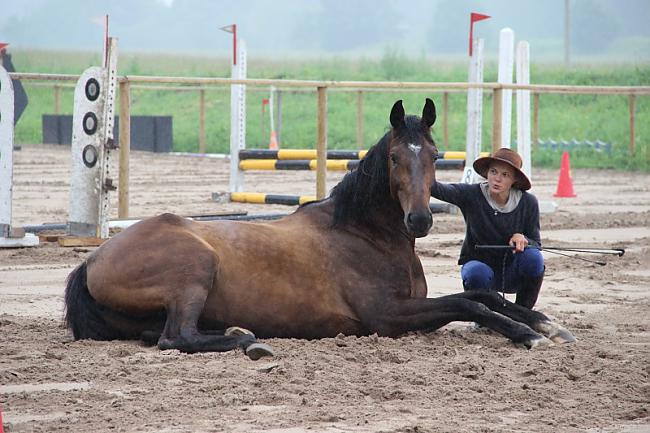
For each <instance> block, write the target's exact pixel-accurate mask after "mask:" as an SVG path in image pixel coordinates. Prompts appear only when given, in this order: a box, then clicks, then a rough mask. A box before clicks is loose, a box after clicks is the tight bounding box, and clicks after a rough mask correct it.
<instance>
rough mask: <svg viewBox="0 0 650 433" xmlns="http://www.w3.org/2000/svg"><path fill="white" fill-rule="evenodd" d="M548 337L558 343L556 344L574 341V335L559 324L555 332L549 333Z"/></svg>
mask: <svg viewBox="0 0 650 433" xmlns="http://www.w3.org/2000/svg"><path fill="white" fill-rule="evenodd" d="M548 338H550V339H551V340H553V342H554V343H558V344H564V343H574V342H575V341H576V337H574V336H573V334H572V333H571V332H569V330H568V329H566V328H563V327H561V326H560V325H558V327H557V329H556V330H555V332H553V333H552V334H551V335H549V337H548Z"/></svg>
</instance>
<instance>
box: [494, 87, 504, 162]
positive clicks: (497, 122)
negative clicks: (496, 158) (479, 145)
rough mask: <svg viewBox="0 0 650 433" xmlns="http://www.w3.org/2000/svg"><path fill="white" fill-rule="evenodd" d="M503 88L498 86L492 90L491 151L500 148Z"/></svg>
mask: <svg viewBox="0 0 650 433" xmlns="http://www.w3.org/2000/svg"><path fill="white" fill-rule="evenodd" d="M502 99H503V89H502V88H500V87H498V88H495V89H494V91H493V92H492V152H493V153H494V152H496V151H497V150H499V149H500V148H501V100H502Z"/></svg>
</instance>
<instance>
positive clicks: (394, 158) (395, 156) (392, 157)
mask: <svg viewBox="0 0 650 433" xmlns="http://www.w3.org/2000/svg"><path fill="white" fill-rule="evenodd" d="M390 160H391V161H392V162H393V164H397V155H395V154H394V153H393V154H392V155H391V156H390Z"/></svg>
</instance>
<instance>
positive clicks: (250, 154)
mask: <svg viewBox="0 0 650 433" xmlns="http://www.w3.org/2000/svg"><path fill="white" fill-rule="evenodd" d="M366 153H368V151H367V150H328V151H327V159H361V158H363V157H364V156H366ZM489 155H490V154H489V152H481V156H482V157H483V156H489ZM239 159H240V160H244V159H279V160H299V159H316V149H279V150H271V149H244V150H240V151H239ZM441 159H465V152H464V151H453V150H448V151H443V152H438V160H441Z"/></svg>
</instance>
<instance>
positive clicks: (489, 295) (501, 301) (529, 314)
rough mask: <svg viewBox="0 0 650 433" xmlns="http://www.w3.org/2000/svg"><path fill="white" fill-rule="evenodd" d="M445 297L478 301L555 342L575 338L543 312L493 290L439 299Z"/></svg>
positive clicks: (473, 291) (468, 292) (564, 341)
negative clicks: (506, 297)
mask: <svg viewBox="0 0 650 433" xmlns="http://www.w3.org/2000/svg"><path fill="white" fill-rule="evenodd" d="M446 298H465V299H471V300H472V301H476V302H480V303H482V304H484V305H486V306H487V307H488V308H490V309H491V310H492V311H496V312H497V313H500V314H503V315H505V316H508V317H510V318H511V319H513V320H515V321H517V322H522V323H525V324H526V325H528V326H530V327H531V328H533V329H534V330H535V331H537V332H539V333H541V334H543V335H545V336H546V337H548V338H550V339H551V340H553V341H554V342H556V343H573V342H574V341H576V338H575V337H574V336H573V334H572V333H571V332H570V331H569V330H567V329H566V328H564V327H563V326H561V325H560V324H558V323H555V322H553V321H552V320H551V319H549V318H548V317H547V316H546V315H545V314H543V313H541V312H539V311H534V310H531V309H529V308H526V307H522V306H521V305H518V304H515V303H514V302H510V301H508V300H507V299H505V298H503V297H502V296H500V295H499V294H498V293H497V292H494V291H483V290H478V291H477V290H468V291H466V292H462V293H456V294H454V295H448V296H443V297H441V298H439V299H446Z"/></svg>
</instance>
